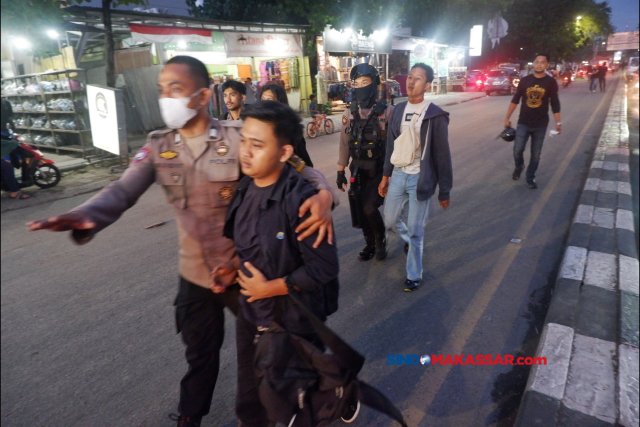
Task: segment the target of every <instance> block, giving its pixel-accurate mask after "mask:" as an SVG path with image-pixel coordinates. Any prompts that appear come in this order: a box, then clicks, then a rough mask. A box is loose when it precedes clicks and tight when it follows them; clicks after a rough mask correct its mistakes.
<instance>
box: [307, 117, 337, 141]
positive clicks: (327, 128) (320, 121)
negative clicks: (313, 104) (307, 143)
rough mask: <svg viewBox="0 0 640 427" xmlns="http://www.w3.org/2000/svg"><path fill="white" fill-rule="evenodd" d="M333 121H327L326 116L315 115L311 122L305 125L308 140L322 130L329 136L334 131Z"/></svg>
mask: <svg viewBox="0 0 640 427" xmlns="http://www.w3.org/2000/svg"><path fill="white" fill-rule="evenodd" d="M334 129H335V128H334V126H333V120H331V119H328V118H327V115H326V114H316V116H315V117H314V118H313V119H312V121H311V122H309V123H307V136H309V138H315V137H316V136H317V135H318V132H321V131H323V130H324V133H325V134H327V135H329V134H332V133H333V130H334Z"/></svg>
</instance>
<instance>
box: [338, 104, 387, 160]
mask: <svg viewBox="0 0 640 427" xmlns="http://www.w3.org/2000/svg"><path fill="white" fill-rule="evenodd" d="M391 111H393V106H392V105H387V108H386V109H385V110H384V113H382V114H380V115H379V116H378V124H379V125H380V130H381V131H383V132H385V131H386V130H387V128H388V127H389V118H390V117H391ZM370 113H371V109H370V108H367V109H361V110H360V117H367V116H368V115H369V114H370ZM351 117H352V116H351V110H350V109H348V108H347V109H346V110H344V113H343V114H342V130H341V131H340V146H339V152H338V165H339V166H344V167H347V166H349V158H350V157H351V154H350V152H349V140H350V139H351V134H350V133H349V126H350V123H351ZM384 143H385V144H386V141H385V142H384Z"/></svg>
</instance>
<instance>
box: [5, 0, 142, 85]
mask: <svg viewBox="0 0 640 427" xmlns="http://www.w3.org/2000/svg"><path fill="white" fill-rule="evenodd" d="M85 1H86V2H89V0H66V1H64V0H6V1H4V2H3V3H2V31H3V32H5V31H6V33H7V34H11V35H13V36H22V37H25V38H27V39H29V40H30V41H31V44H32V52H33V53H34V54H37V55H40V56H48V55H52V54H57V52H58V47H57V45H55V46H54V43H53V42H52V40H51V39H50V38H48V36H47V35H46V34H45V32H46V30H48V29H54V30H55V29H59V28H61V27H63V23H64V7H66V6H69V5H71V4H82V3H84V2H85ZM130 4H136V5H138V4H139V5H144V4H146V0H102V22H103V24H104V29H105V48H104V51H105V59H106V65H107V86H110V87H114V86H115V82H116V81H115V80H116V79H115V59H114V47H115V46H114V41H113V30H112V26H111V8H112V7H117V6H118V5H130Z"/></svg>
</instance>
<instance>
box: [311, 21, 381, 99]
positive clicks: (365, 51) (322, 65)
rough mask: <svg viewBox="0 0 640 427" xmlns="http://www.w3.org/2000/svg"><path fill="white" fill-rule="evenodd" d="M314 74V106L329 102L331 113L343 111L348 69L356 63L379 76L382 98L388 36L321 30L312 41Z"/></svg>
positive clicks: (347, 93) (348, 90)
mask: <svg viewBox="0 0 640 427" xmlns="http://www.w3.org/2000/svg"><path fill="white" fill-rule="evenodd" d="M316 46H317V53H318V74H317V75H316V84H317V93H318V103H319V104H324V103H325V102H327V101H328V100H329V101H333V104H334V107H335V109H334V111H339V110H340V109H341V108H346V105H348V104H349V103H350V102H351V80H350V78H349V75H350V73H351V69H352V68H353V67H354V66H355V65H357V64H370V65H372V66H374V67H376V69H377V70H378V72H379V73H380V76H381V81H382V85H381V86H382V87H381V88H380V89H381V91H380V93H381V94H382V96H384V95H385V94H387V93H388V90H387V89H386V76H387V65H388V59H389V54H390V53H391V36H390V35H389V34H387V33H386V32H385V31H374V32H373V34H371V35H370V36H367V37H365V36H363V35H362V34H361V33H360V34H359V33H356V32H355V31H353V30H351V29H346V30H340V31H338V30H334V29H330V28H329V27H327V28H325V31H324V33H323V35H322V37H318V38H317V39H316Z"/></svg>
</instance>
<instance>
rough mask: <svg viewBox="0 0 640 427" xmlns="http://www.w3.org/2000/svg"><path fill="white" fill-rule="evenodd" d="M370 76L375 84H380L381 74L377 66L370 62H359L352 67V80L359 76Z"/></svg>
mask: <svg viewBox="0 0 640 427" xmlns="http://www.w3.org/2000/svg"><path fill="white" fill-rule="evenodd" d="M362 76H368V77H371V80H372V82H373V84H374V85H376V86H378V85H379V84H380V74H379V73H378V70H376V67H374V66H372V65H369V64H358V65H356V66H355V67H353V68H352V69H351V74H350V76H349V77H351V80H355V79H357V78H358V77H362Z"/></svg>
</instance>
